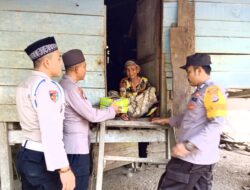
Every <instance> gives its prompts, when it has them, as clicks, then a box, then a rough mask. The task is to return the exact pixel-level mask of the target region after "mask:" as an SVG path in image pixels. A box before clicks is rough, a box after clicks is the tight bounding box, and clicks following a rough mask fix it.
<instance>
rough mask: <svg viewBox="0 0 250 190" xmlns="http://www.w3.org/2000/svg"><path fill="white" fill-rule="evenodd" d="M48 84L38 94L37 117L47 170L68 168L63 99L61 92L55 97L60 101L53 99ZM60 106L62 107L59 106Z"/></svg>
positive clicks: (41, 87) (41, 86)
mask: <svg viewBox="0 0 250 190" xmlns="http://www.w3.org/2000/svg"><path fill="white" fill-rule="evenodd" d="M52 90H54V89H53V88H51V86H50V84H48V82H46V83H43V84H42V85H40V87H39V90H38V93H37V98H36V101H37V116H38V121H39V126H40V130H41V138H42V144H43V149H44V154H45V161H46V166H47V170H49V171H54V170H56V169H60V168H64V167H68V166H69V163H68V160H67V156H66V153H65V149H64V143H63V140H62V139H63V115H62V113H60V108H59V107H60V106H61V104H60V103H59V102H58V101H59V100H58V99H61V98H62V97H61V94H60V92H59V90H58V91H57V92H54V93H56V94H55V95H57V96H58V97H57V98H58V99H57V98H56V99H54V100H52V99H53V97H51V96H50V95H51V94H50V93H51V92H53V91H52ZM58 104H60V105H58Z"/></svg>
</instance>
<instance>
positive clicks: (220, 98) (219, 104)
mask: <svg viewBox="0 0 250 190" xmlns="http://www.w3.org/2000/svg"><path fill="white" fill-rule="evenodd" d="M204 104H205V108H206V111H207V117H208V118H214V117H221V116H226V110H227V104H226V98H225V96H224V94H223V92H222V91H221V90H220V88H219V87H218V86H209V87H207V89H206V91H205V95H204Z"/></svg>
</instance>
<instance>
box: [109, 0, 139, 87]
mask: <svg viewBox="0 0 250 190" xmlns="http://www.w3.org/2000/svg"><path fill="white" fill-rule="evenodd" d="M105 5H106V6H107V29H106V30H107V46H108V47H107V49H106V54H107V90H108V91H109V90H116V91H118V90H119V81H120V80H121V78H122V77H124V68H123V67H124V63H125V62H126V60H128V59H136V56H137V55H136V0H105Z"/></svg>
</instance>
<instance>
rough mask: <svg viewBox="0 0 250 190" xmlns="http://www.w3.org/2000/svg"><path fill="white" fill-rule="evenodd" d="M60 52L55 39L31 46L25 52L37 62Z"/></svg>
mask: <svg viewBox="0 0 250 190" xmlns="http://www.w3.org/2000/svg"><path fill="white" fill-rule="evenodd" d="M56 50H58V48H57V45H56V40H55V38H54V37H47V38H43V39H41V40H38V41H36V42H34V43H32V44H30V45H29V46H28V47H27V48H26V49H25V50H24V51H25V52H26V53H27V55H28V56H29V57H30V59H31V60H32V61H33V62H35V61H36V60H37V59H39V58H41V57H43V56H44V55H47V54H49V53H51V52H53V51H56Z"/></svg>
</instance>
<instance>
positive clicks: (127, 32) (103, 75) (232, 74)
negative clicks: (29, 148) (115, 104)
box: [0, 0, 250, 190]
mask: <svg viewBox="0 0 250 190" xmlns="http://www.w3.org/2000/svg"><path fill="white" fill-rule="evenodd" d="M47 36H55V38H56V41H57V44H58V47H59V50H60V51H61V52H62V53H63V52H65V51H67V50H69V49H72V48H79V49H81V50H82V51H83V52H84V54H85V56H86V61H87V74H86V79H85V80H84V81H83V82H81V83H80V85H81V87H83V88H84V90H85V92H86V95H87V97H88V98H89V100H90V101H91V102H92V103H93V104H94V105H98V103H99V98H100V97H103V96H105V95H106V94H107V91H108V90H117V86H118V85H119V80H120V79H121V77H122V76H123V64H124V62H125V61H126V60H127V59H131V58H133V59H137V60H138V63H139V64H140V65H141V68H142V74H143V75H145V76H147V77H148V78H149V80H150V82H151V83H152V84H153V85H154V86H155V87H156V88H157V95H158V97H159V100H160V111H159V112H160V114H161V115H166V114H169V113H170V111H169V110H172V112H173V113H179V112H181V110H182V109H183V108H184V106H185V99H186V96H185V95H184V93H187V92H189V88H187V81H186V80H185V73H184V72H183V71H181V70H179V69H178V67H179V66H180V65H183V64H184V61H185V57H186V56H187V55H189V54H191V53H194V52H200V53H209V54H211V57H212V62H213V64H212V69H213V72H212V78H214V80H215V81H217V82H218V83H219V84H221V85H222V86H223V87H225V88H226V89H234V90H235V89H237V90H244V91H241V93H245V92H246V89H249V88H250V82H249V78H250V0H237V1H235V0H195V1H186V0H179V1H178V2H177V1H176V0H154V1H152V0H105V1H104V0H53V1H49V0H40V1H38V0H37V1H32V0H22V1H21V0H1V1H0V145H1V146H2V145H7V146H2V147H1V149H0V154H1V155H0V172H1V182H2V183H1V184H2V189H4V190H11V189H13V186H12V184H10V182H11V177H12V171H11V170H12V169H10V168H11V166H10V165H11V161H10V160H8V159H7V160H6V158H8V155H9V151H10V150H9V146H8V145H9V144H10V143H16V142H20V139H21V136H20V133H10V132H11V131H12V132H13V131H14V129H15V124H17V123H18V116H17V112H16V107H15V90H16V86H17V85H18V84H19V83H20V82H21V81H22V80H23V79H25V78H26V77H27V75H28V74H30V72H31V70H32V68H33V65H32V62H31V61H30V60H29V58H28V57H27V55H26V54H25V53H24V51H23V50H24V49H25V48H26V46H27V45H28V44H30V43H32V42H33V41H35V40H37V39H40V38H43V37H47ZM182 101H183V103H182V104H181V103H180V102H182ZM13 124H14V125H13ZM129 133H130V134H132V133H133V132H131V131H129ZM145 134H146V133H145ZM147 134H148V136H149V133H147ZM150 134H151V136H152V137H155V138H152V139H153V140H152V141H164V138H163V137H165V134H164V133H158V132H157V133H156V132H155V133H150ZM13 135H16V136H15V137H13ZM159 136H160V138H159ZM116 138H117V137H116ZM118 138H119V137H118ZM10 139H12V140H10ZM16 139H19V140H16ZM157 139H158V140H157Z"/></svg>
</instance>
